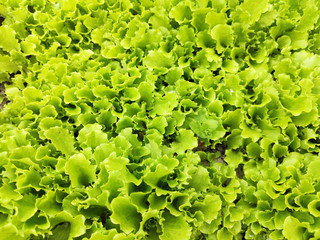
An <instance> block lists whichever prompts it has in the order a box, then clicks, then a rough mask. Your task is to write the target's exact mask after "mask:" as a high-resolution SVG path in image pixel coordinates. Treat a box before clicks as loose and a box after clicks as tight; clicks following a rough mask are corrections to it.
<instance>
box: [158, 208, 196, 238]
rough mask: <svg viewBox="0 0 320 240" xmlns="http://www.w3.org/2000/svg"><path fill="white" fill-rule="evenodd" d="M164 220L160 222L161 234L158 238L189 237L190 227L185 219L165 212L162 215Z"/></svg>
mask: <svg viewBox="0 0 320 240" xmlns="http://www.w3.org/2000/svg"><path fill="white" fill-rule="evenodd" d="M162 217H163V219H164V221H163V222H162V231H163V233H162V235H160V240H172V239H176V240H185V239H190V236H191V227H190V226H189V224H188V223H187V221H186V219H185V218H184V217H183V216H182V215H181V216H179V217H175V216H172V215H171V214H170V213H168V212H165V213H164V214H163V215H162Z"/></svg>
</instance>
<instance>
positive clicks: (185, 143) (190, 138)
mask: <svg viewBox="0 0 320 240" xmlns="http://www.w3.org/2000/svg"><path fill="white" fill-rule="evenodd" d="M171 146H172V148H173V149H174V151H175V152H176V153H178V154H183V153H184V152H185V151H186V150H189V149H193V148H195V147H197V146H198V141H197V138H196V137H195V136H194V134H193V132H192V131H190V130H186V129H180V131H179V133H178V136H177V137H176V139H175V141H174V142H173V143H172V144H171Z"/></svg>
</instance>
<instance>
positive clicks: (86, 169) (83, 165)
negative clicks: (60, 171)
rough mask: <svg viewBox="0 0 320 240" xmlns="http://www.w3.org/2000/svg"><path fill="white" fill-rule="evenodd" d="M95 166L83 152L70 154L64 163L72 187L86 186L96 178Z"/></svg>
mask: <svg viewBox="0 0 320 240" xmlns="http://www.w3.org/2000/svg"><path fill="white" fill-rule="evenodd" d="M95 169H96V167H95V166H93V165H91V164H90V161H89V159H87V158H86V156H85V155H84V154H83V153H77V154H75V155H72V156H71V157H70V158H69V159H68V160H67V163H66V166H65V171H66V173H67V174H68V175H69V177H70V180H71V185H72V187H74V188H76V187H82V186H88V185H89V184H90V183H92V182H94V181H95V180H96V174H95Z"/></svg>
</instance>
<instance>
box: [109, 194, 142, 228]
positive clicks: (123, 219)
mask: <svg viewBox="0 0 320 240" xmlns="http://www.w3.org/2000/svg"><path fill="white" fill-rule="evenodd" d="M111 209H112V214H111V216H110V219H111V221H112V222H114V223H116V224H119V225H120V228H121V230H122V231H124V232H125V233H126V234H129V233H131V232H136V231H138V229H139V225H140V222H141V220H142V217H141V214H140V213H138V212H137V208H136V207H135V206H134V205H132V203H131V202H130V201H129V199H128V198H125V197H117V198H115V199H114V200H113V201H112V202H111Z"/></svg>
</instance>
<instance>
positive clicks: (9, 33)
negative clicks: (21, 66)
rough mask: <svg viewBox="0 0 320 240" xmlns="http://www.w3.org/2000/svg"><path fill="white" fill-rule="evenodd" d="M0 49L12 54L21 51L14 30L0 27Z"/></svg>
mask: <svg viewBox="0 0 320 240" xmlns="http://www.w3.org/2000/svg"><path fill="white" fill-rule="evenodd" d="M0 33H1V34H0V47H1V48H2V49H3V50H5V51H7V52H10V51H11V50H13V49H16V50H19V48H20V47H19V43H18V40H17V39H16V38H15V35H16V34H15V32H14V30H13V29H12V28H10V27H8V26H6V25H3V26H0Z"/></svg>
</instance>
